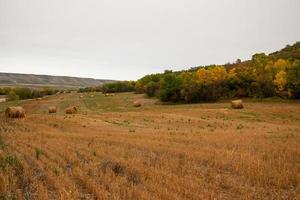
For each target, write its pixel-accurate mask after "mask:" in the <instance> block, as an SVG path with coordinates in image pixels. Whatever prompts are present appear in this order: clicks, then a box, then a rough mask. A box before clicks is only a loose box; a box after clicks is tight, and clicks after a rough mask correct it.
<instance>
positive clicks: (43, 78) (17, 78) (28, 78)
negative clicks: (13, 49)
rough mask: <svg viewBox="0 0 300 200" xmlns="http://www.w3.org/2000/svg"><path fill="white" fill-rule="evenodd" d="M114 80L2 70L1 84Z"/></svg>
mask: <svg viewBox="0 0 300 200" xmlns="http://www.w3.org/2000/svg"><path fill="white" fill-rule="evenodd" d="M109 82H114V81H113V80H104V79H93V78H78V77H68V76H50V75H34V74H17V73H2V72H0V85H2V86H3V85H4V86H11V85H12V86H18V85H19V86H38V87H39V86H40V87H43V86H54V87H61V88H66V87H90V86H99V85H102V84H104V83H109Z"/></svg>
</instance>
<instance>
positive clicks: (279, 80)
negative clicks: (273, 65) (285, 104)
mask: <svg viewBox="0 0 300 200" xmlns="http://www.w3.org/2000/svg"><path fill="white" fill-rule="evenodd" d="M286 83H287V81H286V72H285V71H280V72H278V73H277V74H276V76H275V80H274V84H275V85H276V86H277V89H278V91H284V89H285V86H286Z"/></svg>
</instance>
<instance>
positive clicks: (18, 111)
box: [5, 106, 25, 118]
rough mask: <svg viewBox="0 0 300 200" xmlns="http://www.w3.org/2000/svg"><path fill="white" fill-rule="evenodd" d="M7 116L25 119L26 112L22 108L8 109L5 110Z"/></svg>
mask: <svg viewBox="0 0 300 200" xmlns="http://www.w3.org/2000/svg"><path fill="white" fill-rule="evenodd" d="M5 116H6V117H7V118H24V117H25V110H24V108H23V107H21V106H16V107H8V108H7V109H6V110H5Z"/></svg>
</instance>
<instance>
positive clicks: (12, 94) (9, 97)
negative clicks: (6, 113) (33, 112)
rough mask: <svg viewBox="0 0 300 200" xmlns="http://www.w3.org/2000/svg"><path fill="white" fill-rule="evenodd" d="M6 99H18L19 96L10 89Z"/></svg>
mask: <svg viewBox="0 0 300 200" xmlns="http://www.w3.org/2000/svg"><path fill="white" fill-rule="evenodd" d="M6 99H7V101H16V100H19V99H20V97H19V96H18V95H17V94H16V93H15V92H14V91H10V92H9V93H8V95H7V97H6Z"/></svg>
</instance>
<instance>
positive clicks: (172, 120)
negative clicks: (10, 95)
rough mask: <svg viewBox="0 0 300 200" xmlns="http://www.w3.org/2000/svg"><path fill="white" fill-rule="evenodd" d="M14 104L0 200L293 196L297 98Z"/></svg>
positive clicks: (4, 133) (4, 127) (2, 155)
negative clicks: (16, 116)
mask: <svg viewBox="0 0 300 200" xmlns="http://www.w3.org/2000/svg"><path fill="white" fill-rule="evenodd" d="M81 96H82V97H81ZM135 100H139V101H141V102H142V107H140V108H135V107H133V104H132V103H133V101H135ZM9 104H10V105H12V104H13V103H9ZM18 104H20V105H22V106H23V107H24V108H25V109H26V111H27V116H26V118H25V119H21V120H7V119H5V118H4V115H3V113H1V117H0V199H6V198H7V199H13V198H17V199H169V200H180V199H299V198H300V187H299V180H300V102H298V101H273V102H271V101H262V102H255V101H250V102H246V103H245V109H242V110H233V109H230V108H229V103H228V102H224V103H208V104H192V105H158V104H156V103H155V100H153V99H146V98H144V97H143V96H142V95H136V94H132V93H122V94H116V95H115V96H111V97H105V96H104V95H103V94H100V93H94V94H77V93H72V94H61V95H59V96H50V97H46V98H43V99H42V100H29V101H24V102H18ZM7 105H8V104H7V103H0V111H3V110H4V108H5V107H6V106H7ZM52 105H54V106H57V107H58V113H57V114H51V115H50V114H48V110H47V108H48V106H52ZM73 105H74V106H78V108H79V113H78V114H75V115H65V114H64V110H65V108H67V107H68V106H73Z"/></svg>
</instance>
